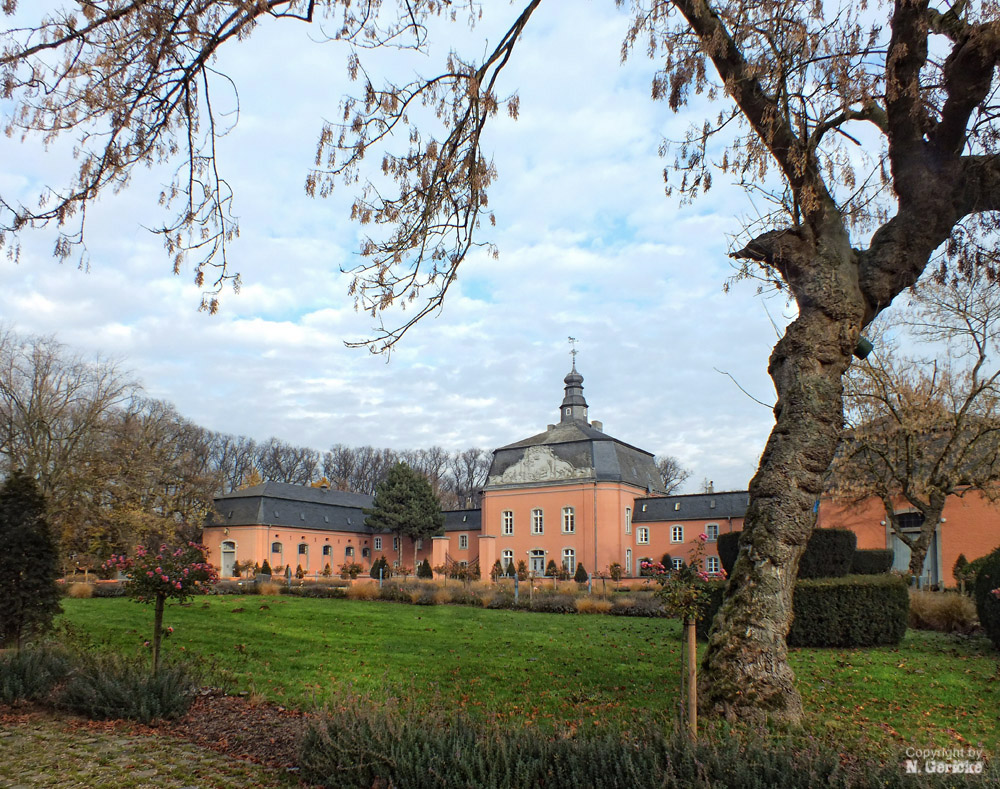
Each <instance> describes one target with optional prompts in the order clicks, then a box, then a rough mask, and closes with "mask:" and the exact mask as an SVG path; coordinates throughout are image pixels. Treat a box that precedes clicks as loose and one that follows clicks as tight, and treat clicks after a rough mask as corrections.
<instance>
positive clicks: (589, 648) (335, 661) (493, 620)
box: [61, 596, 1000, 752]
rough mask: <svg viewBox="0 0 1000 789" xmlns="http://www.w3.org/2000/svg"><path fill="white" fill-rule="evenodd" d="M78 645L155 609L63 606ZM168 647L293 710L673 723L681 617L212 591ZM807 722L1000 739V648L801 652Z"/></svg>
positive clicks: (185, 610) (131, 627) (839, 736)
mask: <svg viewBox="0 0 1000 789" xmlns="http://www.w3.org/2000/svg"><path fill="white" fill-rule="evenodd" d="M63 605H64V609H65V614H64V616H63V617H62V618H61V622H62V623H63V624H64V626H65V627H66V628H67V629H68V634H67V638H69V639H70V640H71V641H76V642H80V641H85V642H87V643H88V644H90V645H94V646H99V647H107V648H113V649H116V650H123V651H126V652H134V651H136V650H141V649H142V642H143V641H144V640H145V639H146V638H148V637H149V635H148V634H149V631H150V628H151V623H152V609H151V607H148V606H141V605H138V604H136V603H133V602H130V601H128V600H124V599H113V600H107V599H90V600H75V599H67V600H65V601H64V603H63ZM164 624H165V625H169V626H172V627H173V628H174V633H173V635H172V636H171V637H170V638H169V639H168V640H167V641H166V642H165V654H166V655H167V656H168V657H172V658H176V657H177V656H179V655H182V654H187V655H192V656H194V657H195V659H196V660H197V661H198V662H199V663H201V664H202V665H204V666H205V667H206V668H207V669H208V670H209V672H210V673H211V676H212V678H213V680H214V681H219V680H223V681H225V682H226V683H227V684H229V685H230V686H231V687H232V688H233V689H237V690H246V691H250V692H256V693H259V694H261V695H263V696H265V697H267V698H268V699H271V700H273V701H277V702H279V703H283V704H287V705H291V706H311V705H313V704H314V703H323V702H327V701H334V702H335V701H336V700H337V698H338V697H340V696H344V695H347V696H354V695H357V694H365V695H370V696H372V697H373V700H374V701H375V702H376V703H386V700H387V699H388V703H390V704H393V703H397V701H396V700H398V701H399V703H404V704H406V705H415V706H417V707H418V708H419V707H428V706H442V707H445V708H448V709H456V708H462V709H465V710H466V711H468V712H470V713H473V714H476V713H480V714H484V715H488V716H491V717H496V718H498V719H501V720H510V721H511V722H517V723H525V722H531V723H534V724H537V725H541V726H549V725H554V726H559V727H570V728H577V727H580V726H590V727H593V726H606V725H624V724H627V722H628V721H629V720H631V719H633V718H634V717H635V716H636V715H644V716H649V715H653V716H658V717H664V718H666V717H669V716H670V715H672V714H673V713H674V705H675V704H676V700H677V698H678V677H679V668H680V647H681V642H680V628H679V626H678V624H677V623H676V622H673V621H668V620H661V619H640V618H630V617H613V616H599V615H558V614H537V613H523V612H510V611H492V610H485V609H477V608H466V607H460V606H410V605H401V604H393V603H385V602H360V601H348V600H315V599H299V598H289V597H270V598H268V597H255V596H248V597H230V596H226V597H222V596H220V597H208V598H199V599H197V600H196V601H195V602H194V603H193V604H192V605H191V606H189V607H178V606H172V607H168V609H167V615H166V617H165V622H164ZM791 661H792V665H793V668H794V669H795V672H796V674H797V676H798V679H799V687H800V690H801V691H802V694H803V697H804V700H805V704H806V710H807V721H806V726H807V729H808V730H809V731H811V732H813V733H815V734H817V735H820V736H823V737H824V739H832V740H834V741H836V742H841V743H844V744H845V745H847V744H850V743H852V742H859V743H861V742H863V743H864V744H866V745H869V746H872V745H874V746H875V747H878V748H881V749H883V750H886V751H893V752H894V751H897V750H899V749H900V748H901V747H906V746H910V745H912V746H915V747H929V746H933V745H938V746H951V747H963V746H975V745H982V746H985V747H986V748H987V750H993V749H994V748H995V747H996V743H997V735H998V723H997V710H998V709H1000V690H998V680H1000V671H998V664H997V659H996V654H995V653H994V652H992V651H991V649H990V647H989V643H988V642H987V641H986V640H985V639H981V638H976V639H968V638H961V639H959V638H955V637H950V636H943V635H940V634H932V633H923V632H915V631H910V632H909V633H908V634H907V637H906V640H905V641H904V642H903V644H902V645H901V646H900V647H898V648H894V649H888V648H883V649H870V650H820V649H799V650H793V651H792V654H791Z"/></svg>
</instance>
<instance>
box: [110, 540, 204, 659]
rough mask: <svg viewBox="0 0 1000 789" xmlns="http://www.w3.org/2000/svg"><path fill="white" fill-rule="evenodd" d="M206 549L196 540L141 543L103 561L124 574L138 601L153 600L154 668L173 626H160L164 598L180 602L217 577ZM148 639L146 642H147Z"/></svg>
mask: <svg viewBox="0 0 1000 789" xmlns="http://www.w3.org/2000/svg"><path fill="white" fill-rule="evenodd" d="M207 554H208V549H207V548H206V547H205V546H204V545H199V544H198V543H196V542H189V543H187V544H186V545H182V546H180V547H178V548H171V547H169V546H167V545H161V546H160V548H159V550H158V551H153V550H151V549H149V548H146V547H144V546H142V545H140V546H138V547H137V548H136V549H135V556H134V557H133V558H129V557H128V556H124V555H122V556H112V557H111V558H110V559H108V561H107V562H105V567H106V568H107V569H109V570H111V571H117V572H119V573H122V574H123V575H124V576H125V577H126V579H127V580H126V582H125V593H126V594H127V595H128V596H129V597H131V598H132V599H133V600H135V601H136V602H138V603H153V604H154V605H155V608H154V614H153V642H152V647H153V671H154V673H155V672H156V671H157V670H159V667H160V641H161V640H162V638H163V636H164V635H169V634H170V633H172V632H173V628H168V630H167V631H164V629H163V608H164V605H165V604H166V601H167V600H177V601H178V602H179V603H183V602H185V601H186V600H189V599H190V598H191V597H193V596H194V595H197V594H204V593H205V592H207V591H209V590H210V589H211V588H212V585H213V584H214V583H216V582H217V581H218V580H219V574H218V572H216V569H215V568H214V567H213V566H212V565H210V564H209V563H208V559H207ZM147 643H149V642H147Z"/></svg>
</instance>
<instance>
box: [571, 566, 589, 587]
mask: <svg viewBox="0 0 1000 789" xmlns="http://www.w3.org/2000/svg"><path fill="white" fill-rule="evenodd" d="M589 578H590V576H589V575H587V568H586V567H584V566H583V565H582V564H578V565H577V566H576V574H575V575H574V576H573V580H574V581H576V582H577V583H578V584H585V583H587V580H588V579H589Z"/></svg>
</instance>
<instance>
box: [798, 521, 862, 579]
mask: <svg viewBox="0 0 1000 789" xmlns="http://www.w3.org/2000/svg"><path fill="white" fill-rule="evenodd" d="M857 547H858V537H857V535H856V534H855V533H854V532H852V531H850V530H849V529H813V533H812V535H811V536H810V537H809V542H808V543H806V549H805V551H804V552H803V553H802V559H800V560H799V575H798V577H799V578H843V577H844V576H845V575H847V574H848V573H850V572H851V565H852V564H853V562H854V553H855V551H856V550H857Z"/></svg>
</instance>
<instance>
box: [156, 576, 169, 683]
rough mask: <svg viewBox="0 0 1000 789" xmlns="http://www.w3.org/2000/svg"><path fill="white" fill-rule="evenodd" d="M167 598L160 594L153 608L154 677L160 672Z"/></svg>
mask: <svg viewBox="0 0 1000 789" xmlns="http://www.w3.org/2000/svg"><path fill="white" fill-rule="evenodd" d="M166 602H167V598H166V597H164V596H163V595H160V594H158V595H157V596H156V604H155V606H154V608H153V675H154V676H155V675H156V674H158V673H159V671H160V641H161V639H162V637H163V607H164V604H165V603H166Z"/></svg>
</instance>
